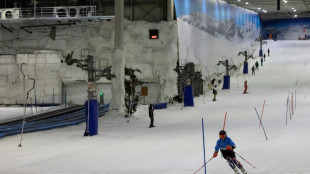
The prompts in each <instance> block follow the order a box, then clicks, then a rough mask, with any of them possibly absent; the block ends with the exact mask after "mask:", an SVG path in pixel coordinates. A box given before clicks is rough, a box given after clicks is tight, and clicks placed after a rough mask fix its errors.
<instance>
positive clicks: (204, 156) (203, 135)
mask: <svg viewBox="0 0 310 174" xmlns="http://www.w3.org/2000/svg"><path fill="white" fill-rule="evenodd" d="M201 124H202V140H203V159H204V164H206V150H205V133H204V132H205V130H204V129H205V128H204V124H203V118H202V120H201ZM204 168H205V174H206V173H207V169H206V165H204Z"/></svg>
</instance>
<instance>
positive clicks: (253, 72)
mask: <svg viewBox="0 0 310 174" xmlns="http://www.w3.org/2000/svg"><path fill="white" fill-rule="evenodd" d="M252 75H255V67H254V65H253V66H252Z"/></svg>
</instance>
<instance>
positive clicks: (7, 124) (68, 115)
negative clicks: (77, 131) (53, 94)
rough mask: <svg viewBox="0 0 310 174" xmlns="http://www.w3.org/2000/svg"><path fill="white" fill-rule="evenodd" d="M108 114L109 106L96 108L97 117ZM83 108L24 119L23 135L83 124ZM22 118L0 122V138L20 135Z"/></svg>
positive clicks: (77, 106)
mask: <svg viewBox="0 0 310 174" xmlns="http://www.w3.org/2000/svg"><path fill="white" fill-rule="evenodd" d="M107 112H109V104H105V105H100V106H98V116H99V117H100V116H103V115H104V114H105V113H107ZM85 120H86V115H85V109H84V106H81V105H75V106H71V107H67V108H62V109H58V110H53V111H50V112H45V113H42V114H38V115H34V116H31V117H27V118H25V125H24V133H26V132H35V131H42V130H48V129H53V128H60V127H65V126H71V125H77V124H79V123H82V122H85ZM22 125H23V118H22V117H18V118H14V119H9V120H4V121H2V122H0V138H1V137H5V136H9V135H15V134H19V133H21V130H22Z"/></svg>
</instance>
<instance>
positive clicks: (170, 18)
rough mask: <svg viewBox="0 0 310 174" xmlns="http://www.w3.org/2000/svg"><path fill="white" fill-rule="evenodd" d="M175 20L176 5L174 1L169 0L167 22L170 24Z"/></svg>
mask: <svg viewBox="0 0 310 174" xmlns="http://www.w3.org/2000/svg"><path fill="white" fill-rule="evenodd" d="M173 19H174V4H173V0H167V20H168V22H171V21H173Z"/></svg>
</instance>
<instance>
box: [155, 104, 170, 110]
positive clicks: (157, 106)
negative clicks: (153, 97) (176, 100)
mask: <svg viewBox="0 0 310 174" xmlns="http://www.w3.org/2000/svg"><path fill="white" fill-rule="evenodd" d="M165 108H167V103H156V104H154V109H165Z"/></svg>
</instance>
